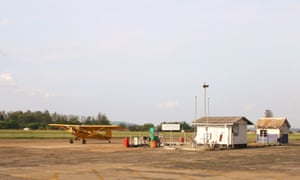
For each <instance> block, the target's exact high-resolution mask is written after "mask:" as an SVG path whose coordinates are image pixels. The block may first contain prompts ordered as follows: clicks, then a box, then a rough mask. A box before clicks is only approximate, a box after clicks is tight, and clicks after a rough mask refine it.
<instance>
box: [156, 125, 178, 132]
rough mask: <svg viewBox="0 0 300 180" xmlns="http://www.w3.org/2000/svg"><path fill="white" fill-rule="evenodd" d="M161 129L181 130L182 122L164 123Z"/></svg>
mask: <svg viewBox="0 0 300 180" xmlns="http://www.w3.org/2000/svg"><path fill="white" fill-rule="evenodd" d="M161 130H163V131H179V130H180V124H162V126H161Z"/></svg>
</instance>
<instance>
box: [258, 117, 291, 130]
mask: <svg viewBox="0 0 300 180" xmlns="http://www.w3.org/2000/svg"><path fill="white" fill-rule="evenodd" d="M285 124H286V125H287V127H288V128H291V125H290V123H289V122H288V120H287V118H285V117H270V118H259V119H258V121H257V122H256V124H255V127H256V128H280V127H282V126H284V125H285Z"/></svg>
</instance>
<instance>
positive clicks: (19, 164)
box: [0, 139, 300, 180]
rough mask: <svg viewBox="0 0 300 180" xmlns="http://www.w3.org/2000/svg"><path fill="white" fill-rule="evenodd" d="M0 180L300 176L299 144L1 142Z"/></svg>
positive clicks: (263, 177) (276, 177) (120, 140)
mask: <svg viewBox="0 0 300 180" xmlns="http://www.w3.org/2000/svg"><path fill="white" fill-rule="evenodd" d="M0 144H1V145H0V159H1V161H0V179H12V180H23V179H36V180H50V179H59V180H61V179H62V180H63V179H86V180H93V179H263V180H265V179H300V143H299V142H294V143H293V142H292V143H291V144H290V145H287V146H271V147H264V148H247V149H235V150H219V151H181V150H166V149H163V148H147V147H140V148H124V147H123V144H122V139H114V140H113V141H112V143H111V144H107V143H106V142H104V141H100V142H99V141H88V144H85V145H83V144H80V143H79V142H76V143H75V144H69V143H68V142H67V140H0Z"/></svg>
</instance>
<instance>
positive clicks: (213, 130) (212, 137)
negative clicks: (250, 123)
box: [195, 124, 247, 146]
mask: <svg viewBox="0 0 300 180" xmlns="http://www.w3.org/2000/svg"><path fill="white" fill-rule="evenodd" d="M238 127H239V128H238V134H234V133H232V126H231V125H222V126H208V130H207V132H206V126H197V133H196V137H195V141H196V142H197V144H206V143H209V144H210V143H212V144H221V145H228V146H230V145H235V144H247V125H246V124H238ZM206 140H208V141H206Z"/></svg>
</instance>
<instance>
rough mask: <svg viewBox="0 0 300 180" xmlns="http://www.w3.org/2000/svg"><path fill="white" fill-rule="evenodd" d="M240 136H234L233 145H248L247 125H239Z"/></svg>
mask: <svg viewBox="0 0 300 180" xmlns="http://www.w3.org/2000/svg"><path fill="white" fill-rule="evenodd" d="M238 126H239V133H238V136H236V135H234V134H233V144H247V124H244V123H242V124H238Z"/></svg>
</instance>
